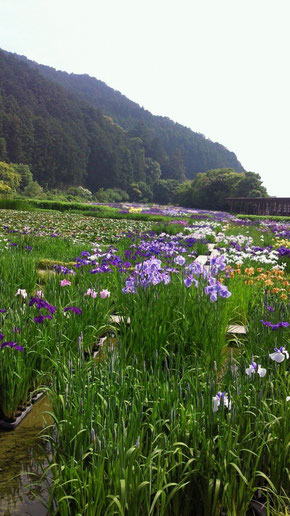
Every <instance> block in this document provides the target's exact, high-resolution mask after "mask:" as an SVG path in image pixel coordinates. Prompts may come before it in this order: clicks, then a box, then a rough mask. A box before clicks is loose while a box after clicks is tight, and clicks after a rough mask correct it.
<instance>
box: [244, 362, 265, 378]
mask: <svg viewBox="0 0 290 516" xmlns="http://www.w3.org/2000/svg"><path fill="white" fill-rule="evenodd" d="M266 371H267V370H266V369H264V368H263V367H261V365H260V364H256V362H254V361H253V360H252V362H251V363H250V365H249V367H247V368H246V374H247V375H248V376H250V377H251V376H252V374H255V373H258V375H259V376H260V378H263V377H264V376H265V374H266Z"/></svg>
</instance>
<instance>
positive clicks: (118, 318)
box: [110, 315, 131, 324]
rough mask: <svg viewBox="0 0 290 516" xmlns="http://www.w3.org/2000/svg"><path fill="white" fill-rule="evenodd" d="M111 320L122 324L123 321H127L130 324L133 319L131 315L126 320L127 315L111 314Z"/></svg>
mask: <svg viewBox="0 0 290 516" xmlns="http://www.w3.org/2000/svg"><path fill="white" fill-rule="evenodd" d="M110 322H113V323H116V324H120V323H123V322H127V324H130V322H131V319H130V317H128V318H127V321H125V317H124V316H123V315H111V316H110Z"/></svg>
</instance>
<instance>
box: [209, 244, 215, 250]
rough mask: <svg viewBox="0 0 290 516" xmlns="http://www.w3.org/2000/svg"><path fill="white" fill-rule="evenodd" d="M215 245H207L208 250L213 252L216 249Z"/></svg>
mask: <svg viewBox="0 0 290 516" xmlns="http://www.w3.org/2000/svg"><path fill="white" fill-rule="evenodd" d="M214 246H215V244H207V248H208V250H209V251H210V252H211V251H213V249H214Z"/></svg>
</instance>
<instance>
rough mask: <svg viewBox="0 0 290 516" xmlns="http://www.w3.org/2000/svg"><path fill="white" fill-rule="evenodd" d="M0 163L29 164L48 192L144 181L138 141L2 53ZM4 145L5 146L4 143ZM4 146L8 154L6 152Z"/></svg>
mask: <svg viewBox="0 0 290 516" xmlns="http://www.w3.org/2000/svg"><path fill="white" fill-rule="evenodd" d="M0 139H1V141H2V145H0V152H1V149H2V153H5V154H6V156H5V155H4V156H3V155H2V156H1V155H0V160H1V159H3V160H8V161H11V162H15V163H28V164H31V169H32V172H33V176H34V178H35V179H36V180H37V181H39V183H40V184H41V185H48V187H50V188H51V187H54V186H63V185H68V184H78V185H80V184H83V185H86V186H88V187H89V188H90V189H92V190H97V189H98V188H100V187H104V188H107V187H109V186H116V187H122V188H124V189H126V188H127V187H128V186H129V184H130V183H131V182H132V181H142V180H143V181H144V180H145V158H144V150H143V146H142V142H140V140H138V139H136V138H131V137H129V136H128V135H127V134H126V132H125V131H124V130H123V129H122V128H120V127H119V126H117V125H116V124H113V123H112V121H110V120H108V119H107V118H105V117H104V116H103V115H102V114H101V112H100V111H99V110H97V109H95V108H92V107H91V106H90V105H89V104H87V103H85V102H84V101H82V100H81V99H79V98H78V97H77V96H76V95H74V94H72V93H69V92H67V91H66V90H65V89H64V88H63V87H61V86H59V85H58V84H55V83H53V82H51V81H48V80H47V79H44V78H43V77H42V76H41V75H40V74H39V72H38V71H37V70H34V69H32V68H31V67H29V66H28V65H27V63H24V62H23V61H21V60H19V59H17V58H16V57H14V56H13V55H11V54H8V53H5V52H2V51H0ZM3 142H4V144H3ZM5 147H6V152H5Z"/></svg>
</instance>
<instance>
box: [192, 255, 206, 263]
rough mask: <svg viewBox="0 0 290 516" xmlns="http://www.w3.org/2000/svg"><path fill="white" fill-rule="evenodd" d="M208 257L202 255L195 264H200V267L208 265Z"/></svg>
mask: <svg viewBox="0 0 290 516" xmlns="http://www.w3.org/2000/svg"><path fill="white" fill-rule="evenodd" d="M207 260H208V256H206V255H205V254H200V255H199V256H198V257H197V258H196V259H195V260H194V261H195V263H199V265H205V264H206V263H207Z"/></svg>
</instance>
